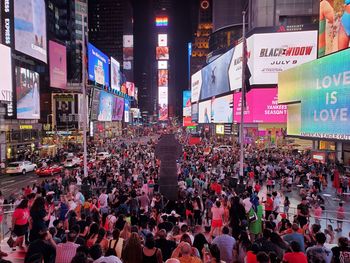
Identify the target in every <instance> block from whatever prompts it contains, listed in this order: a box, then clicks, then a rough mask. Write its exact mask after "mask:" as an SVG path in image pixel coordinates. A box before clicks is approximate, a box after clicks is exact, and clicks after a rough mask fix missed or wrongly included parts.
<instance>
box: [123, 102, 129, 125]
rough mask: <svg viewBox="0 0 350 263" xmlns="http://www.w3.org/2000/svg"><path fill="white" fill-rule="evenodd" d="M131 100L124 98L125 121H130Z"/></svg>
mask: <svg viewBox="0 0 350 263" xmlns="http://www.w3.org/2000/svg"><path fill="white" fill-rule="evenodd" d="M129 116H130V101H129V100H127V99H125V100H124V122H126V123H128V122H129V121H130V117H129Z"/></svg>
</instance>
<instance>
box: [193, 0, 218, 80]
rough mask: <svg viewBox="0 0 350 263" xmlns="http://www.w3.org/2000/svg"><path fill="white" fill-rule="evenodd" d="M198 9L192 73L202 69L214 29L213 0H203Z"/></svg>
mask: <svg viewBox="0 0 350 263" xmlns="http://www.w3.org/2000/svg"><path fill="white" fill-rule="evenodd" d="M198 10H199V16H198V27H197V31H196V32H195V34H194V41H193V43H192V57H191V69H190V70H191V75H192V74H194V73H195V72H197V71H198V70H200V69H201V68H202V67H203V65H205V63H206V58H207V55H208V53H209V36H210V34H211V32H212V29H213V24H212V5H211V1H210V0H201V1H200V2H199V9H198Z"/></svg>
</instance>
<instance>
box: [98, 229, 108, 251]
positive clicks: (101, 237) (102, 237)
mask: <svg viewBox="0 0 350 263" xmlns="http://www.w3.org/2000/svg"><path fill="white" fill-rule="evenodd" d="M106 235H107V232H106V230H105V229H104V228H103V227H100V229H99V230H98V234H97V239H96V242H95V244H99V245H100V246H101V249H102V252H103V254H104V253H106V251H107V248H108V240H107V237H106Z"/></svg>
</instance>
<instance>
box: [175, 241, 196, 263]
mask: <svg viewBox="0 0 350 263" xmlns="http://www.w3.org/2000/svg"><path fill="white" fill-rule="evenodd" d="M171 257H172V258H177V259H178V260H179V261H180V263H188V262H191V263H202V260H201V259H200V258H198V257H195V256H192V247H191V245H190V244H189V243H187V242H184V241H182V242H181V243H180V244H179V245H178V246H177V248H176V249H175V250H174V252H173V254H172V256H171Z"/></svg>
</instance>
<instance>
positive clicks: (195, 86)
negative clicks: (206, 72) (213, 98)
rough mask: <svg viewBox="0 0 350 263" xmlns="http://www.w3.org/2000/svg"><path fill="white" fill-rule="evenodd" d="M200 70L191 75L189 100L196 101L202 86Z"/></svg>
mask: <svg viewBox="0 0 350 263" xmlns="http://www.w3.org/2000/svg"><path fill="white" fill-rule="evenodd" d="M202 82H203V81H202V71H201V70H200V71H197V72H196V73H194V74H193V75H192V76H191V102H197V101H198V100H199V96H200V94H201V88H202Z"/></svg>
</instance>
